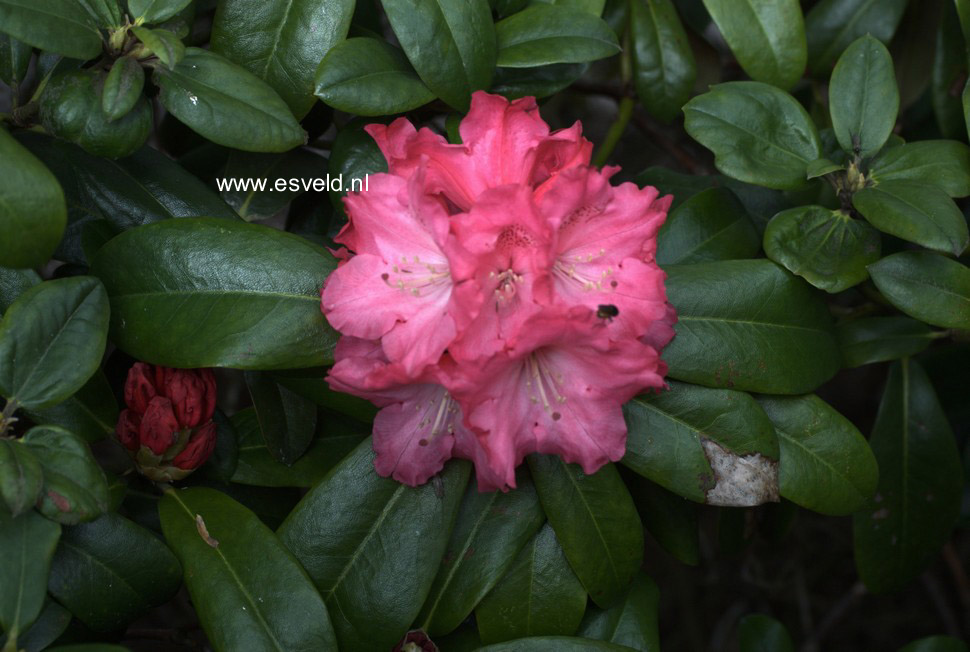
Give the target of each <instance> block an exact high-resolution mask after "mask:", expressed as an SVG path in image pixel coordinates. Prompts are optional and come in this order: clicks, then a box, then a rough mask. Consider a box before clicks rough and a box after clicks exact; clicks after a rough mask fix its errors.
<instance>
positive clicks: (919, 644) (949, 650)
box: [899, 635, 967, 652]
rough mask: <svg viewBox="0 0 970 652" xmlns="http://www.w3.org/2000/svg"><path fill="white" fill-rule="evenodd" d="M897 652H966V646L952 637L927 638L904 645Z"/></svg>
mask: <svg viewBox="0 0 970 652" xmlns="http://www.w3.org/2000/svg"><path fill="white" fill-rule="evenodd" d="M899 652H967V644H966V643H965V642H963V641H961V640H959V639H956V638H953V637H952V636H942V635H940V636H927V637H926V638H921V639H919V640H916V641H913V642H912V643H909V644H908V645H904V646H903V647H901V648H899Z"/></svg>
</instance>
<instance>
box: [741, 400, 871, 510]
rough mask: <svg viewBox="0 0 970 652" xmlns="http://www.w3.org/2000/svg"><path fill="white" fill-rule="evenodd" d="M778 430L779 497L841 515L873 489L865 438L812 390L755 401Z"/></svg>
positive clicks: (863, 500) (859, 504) (860, 504)
mask: <svg viewBox="0 0 970 652" xmlns="http://www.w3.org/2000/svg"><path fill="white" fill-rule="evenodd" d="M758 402H759V403H760V404H761V407H762V408H763V409H764V411H765V413H766V414H767V415H768V418H769V419H771V421H772V423H773V424H774V426H775V431H776V432H777V433H778V444H779V446H780V448H781V460H780V465H779V466H780V471H779V481H780V486H781V495H782V496H783V497H785V498H787V499H788V500H790V501H792V502H794V503H796V504H798V505H801V506H802V507H806V508H808V509H811V510H814V511H816V512H820V513H822V514H829V515H832V516H844V515H846V514H851V513H853V512H855V511H856V510H858V509H860V508H862V507H863V506H864V505H865V504H866V502H867V501H868V500H869V499H870V498H871V497H872V494H873V492H874V491H875V489H876V480H877V478H878V476H879V468H878V467H877V466H876V459H875V457H873V455H872V451H871V450H870V449H869V444H868V443H867V442H866V439H865V437H863V436H862V434H861V433H860V432H859V431H858V430H857V429H856V427H855V426H853V425H852V423H851V422H850V421H849V420H848V419H846V418H845V417H843V416H842V415H841V414H839V413H838V412H836V411H835V410H834V409H832V407H830V406H829V405H828V403H826V402H825V401H823V400H822V399H820V398H818V397H817V396H815V395H814V394H808V395H806V396H797V397H780V396H763V397H761V398H759V399H758Z"/></svg>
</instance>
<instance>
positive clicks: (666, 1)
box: [630, 0, 697, 122]
mask: <svg viewBox="0 0 970 652" xmlns="http://www.w3.org/2000/svg"><path fill="white" fill-rule="evenodd" d="M630 40H631V44H632V45H633V49H632V51H631V54H632V58H633V83H634V86H635V88H636V91H637V97H638V98H639V99H640V102H641V103H642V104H643V106H644V108H645V109H646V110H647V112H648V113H650V114H651V115H654V116H656V117H657V118H659V119H661V120H663V121H664V122H670V121H672V120H673V119H674V118H676V117H677V116H678V115H679V114H680V108H681V107H682V106H684V103H685V102H687V100H688V99H689V98H690V91H691V89H692V88H693V87H694V80H695V79H696V77H697V64H696V63H695V62H694V53H693V51H692V50H691V49H690V43H689V42H688V41H687V32H685V31H684V26H683V25H682V24H681V22H680V18H678V16H677V10H676V9H675V8H674V5H673V3H672V2H671V1H670V0H631V2H630Z"/></svg>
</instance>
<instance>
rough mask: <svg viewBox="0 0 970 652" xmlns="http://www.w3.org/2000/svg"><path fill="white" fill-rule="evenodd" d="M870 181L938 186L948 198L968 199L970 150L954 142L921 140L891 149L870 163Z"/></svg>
mask: <svg viewBox="0 0 970 652" xmlns="http://www.w3.org/2000/svg"><path fill="white" fill-rule="evenodd" d="M869 168H870V171H869V178H870V179H872V180H873V181H874V182H875V183H876V184H881V183H884V182H886V181H915V182H918V183H920V184H929V185H933V186H938V187H939V188H941V189H942V190H943V191H944V192H946V194H948V195H949V196H950V197H966V196H967V195H970V147H967V145H966V144H965V143H961V142H957V141H955V140H921V141H918V142H915V143H906V144H905V145H900V146H899V147H890V148H888V149H885V150H884V151H882V152H880V153H879V155H878V156H876V158H874V159H873V160H872V162H871V163H870V166H869Z"/></svg>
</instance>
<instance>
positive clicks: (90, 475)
mask: <svg viewBox="0 0 970 652" xmlns="http://www.w3.org/2000/svg"><path fill="white" fill-rule="evenodd" d="M23 443H24V445H25V446H27V448H29V449H30V450H31V452H32V453H33V454H34V456H35V457H36V458H37V461H38V462H40V465H41V467H42V468H43V470H44V486H43V487H42V488H41V495H40V498H39V499H38V501H37V509H38V510H40V513H41V514H43V515H44V516H46V517H47V518H49V519H52V520H54V521H57V522H58V523H63V524H64V525H74V524H76V523H82V522H85V521H91V520H94V519H95V518H97V517H98V516H100V515H101V514H103V513H104V512H105V511H107V509H108V482H107V480H106V479H105V477H104V472H103V471H102V470H101V467H100V466H98V463H97V461H96V460H95V459H94V455H92V454H91V450H90V449H89V448H88V445H87V443H86V442H85V441H84V440H83V439H81V438H80V437H78V436H77V435H75V434H74V433H72V432H70V431H67V430H64V429H63V428H58V427H57V426H35V427H33V428H31V429H30V430H28V431H27V434H26V435H24V438H23Z"/></svg>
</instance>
